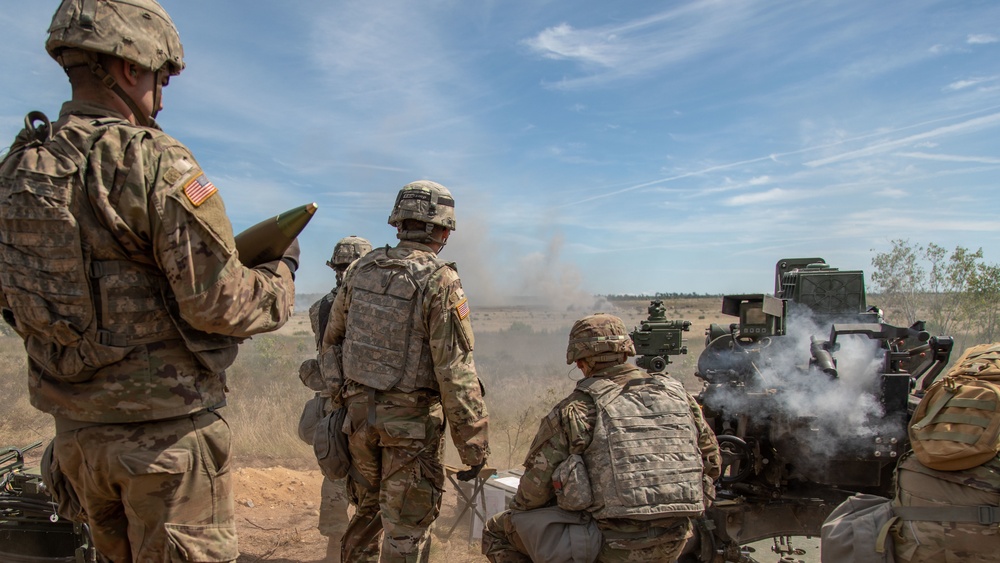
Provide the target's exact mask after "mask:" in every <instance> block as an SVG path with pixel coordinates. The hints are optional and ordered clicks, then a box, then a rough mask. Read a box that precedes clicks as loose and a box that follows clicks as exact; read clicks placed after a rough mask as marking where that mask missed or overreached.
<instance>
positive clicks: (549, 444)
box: [511, 364, 722, 532]
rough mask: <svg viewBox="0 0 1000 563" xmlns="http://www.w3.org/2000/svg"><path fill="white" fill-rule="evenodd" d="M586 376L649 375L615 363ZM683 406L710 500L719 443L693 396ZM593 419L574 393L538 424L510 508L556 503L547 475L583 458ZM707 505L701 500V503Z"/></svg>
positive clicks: (626, 522) (621, 525) (635, 524)
mask: <svg viewBox="0 0 1000 563" xmlns="http://www.w3.org/2000/svg"><path fill="white" fill-rule="evenodd" d="M591 377H595V378H607V379H610V380H611V381H612V382H614V383H617V384H619V385H624V384H625V383H627V382H628V381H629V380H632V379H640V378H647V377H649V374H647V373H646V372H645V371H643V370H641V369H639V368H637V367H636V366H634V365H631V364H619V365H616V366H612V367H610V368H606V369H604V370H601V371H598V372H596V373H594V374H592V375H591ZM687 401H688V405H689V406H690V409H691V417H692V419H693V421H694V426H695V427H696V428H697V429H698V449H699V450H700V451H701V456H702V465H703V469H702V471H703V474H704V480H705V485H706V487H705V488H706V495H707V496H709V497H711V496H713V495H714V488H713V487H712V482H713V481H714V480H715V479H716V478H718V476H719V474H720V473H721V463H722V459H721V457H720V455H719V444H718V441H716V439H715V434H714V433H713V432H712V430H711V428H709V427H708V425H707V424H706V422H705V419H704V416H703V415H702V412H701V407H700V406H699V405H698V403H697V402H696V401H695V400H694V397H692V396H691V395H690V394H687ZM597 415H598V412H597V405H596V404H595V403H594V400H593V398H591V396H590V395H589V394H587V393H586V392H584V391H581V390H579V389H576V390H574V391H573V392H572V393H570V395H569V396H568V397H567V398H565V399H563V400H562V401H560V402H559V403H558V404H557V405H556V406H555V407H554V408H553V409H552V410H551V411H550V412H549V414H548V416H546V417H545V418H544V419H542V422H541V424H540V425H539V428H538V433H537V434H536V435H535V439H534V441H533V442H532V444H531V447H530V449H529V451H528V455H527V457H526V458H525V460H524V475H523V476H522V477H521V480H520V484H519V485H518V488H517V493H516V494H515V496H514V500H513V501H512V503H511V508H512V509H514V510H531V509H533V508H540V507H543V506H549V505H552V504H555V503H556V493H555V488H554V487H553V485H552V474H553V473H554V472H555V470H556V468H557V467H558V466H559V465H560V464H561V463H562V462H563V461H565V460H566V459H567V458H568V457H569V456H570V455H571V454H580V455H582V454H583V453H584V452H585V451H586V450H587V447H588V446H590V443H591V441H592V440H593V439H594V429H595V427H596V425H597ZM709 500H710V499H706V502H707V501H709ZM674 522H675V519H674V518H665V519H659V520H643V521H638V520H630V519H615V520H608V521H603V520H602V521H600V522H599V523H598V525H599V526H600V527H601V528H603V529H610V530H615V531H619V532H636V531H640V530H642V529H645V528H646V527H650V526H657V527H668V526H671V525H672V524H673V523H674ZM685 530H686V528H685Z"/></svg>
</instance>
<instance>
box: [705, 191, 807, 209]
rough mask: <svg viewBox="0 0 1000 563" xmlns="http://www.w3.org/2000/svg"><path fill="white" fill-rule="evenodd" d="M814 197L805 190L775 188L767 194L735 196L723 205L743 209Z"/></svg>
mask: <svg viewBox="0 0 1000 563" xmlns="http://www.w3.org/2000/svg"><path fill="white" fill-rule="evenodd" d="M813 195H814V194H810V193H809V192H806V191H804V190H787V189H784V188H773V189H770V190H767V191H766V192H759V193H755V194H743V195H738V196H733V197H731V198H729V199H727V200H725V201H724V202H723V204H725V205H728V206H730V207H741V206H745V205H759V204H762V203H773V202H781V203H788V202H791V201H794V200H798V199H804V198H807V197H812V196H813Z"/></svg>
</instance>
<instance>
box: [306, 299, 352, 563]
mask: <svg viewBox="0 0 1000 563" xmlns="http://www.w3.org/2000/svg"><path fill="white" fill-rule="evenodd" d="M336 296H337V288H336V287H335V288H334V289H333V290H332V291H330V292H329V293H327V294H326V295H324V296H323V297H322V298H320V299H318V300H317V301H316V302H315V303H313V304H312V306H311V307H309V321H310V323H311V324H312V330H313V334H314V335H315V336H316V347H317V349H318V348H319V345H320V343H321V342H322V337H323V330H322V329H323V328H325V326H326V324H325V323H326V321H328V320H329V318H330V308H331V307H332V306H333V300H334V298H336ZM304 371H309V372H312V373H311V374H308V375H301V374H302V372H304ZM300 376H301V377H302V379H303V381H304V382H306V381H309V380H310V379H311V380H313V381H318V382H322V383H323V389H322V390H318V391H316V396H317V397H323V398H324V399H325V401H324V405H323V415H324V416H325V415H326V414H329V413H330V411H331V410H333V402H332V401H331V400H330V393H331V392H330V389H329V387H328V386H326V384H325V382H323V379H322V375H321V374H320V373H319V365H318V363H317V362H316V360H315V359H309V360H306V361H305V362H303V363H302V366H301V368H300ZM307 385H309V384H308V383H307ZM311 387H312V386H311ZM316 422H319V420H316ZM310 443H312V442H311V440H310ZM348 504H349V503H348V500H347V481H346V480H345V479H337V480H335V481H331V480H330V479H327V478H324V479H323V486H322V488H321V490H320V504H319V526H318V528H319V533H320V534H322V535H324V536H326V537H328V538H330V549H329V550H328V553H327V559H328V560H334V561H339V554H340V538H342V537H343V536H344V532H346V531H347V521H348V518H349V517H348V515H347V508H348ZM334 542H335V545H334Z"/></svg>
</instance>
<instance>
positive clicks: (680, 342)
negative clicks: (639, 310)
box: [631, 301, 691, 373]
mask: <svg viewBox="0 0 1000 563" xmlns="http://www.w3.org/2000/svg"><path fill="white" fill-rule="evenodd" d="M666 311H667V310H666V307H664V306H663V301H650V303H649V308H648V309H647V312H648V313H649V317H648V318H647V319H646V320H644V321H642V323H641V324H640V325H639V327H637V328H636V329H635V330H633V331H632V334H631V337H632V342H633V343H634V344H635V354H636V360H635V363H636V365H637V366H639V367H641V368H644V369H646V370H647V371H649V372H651V373H657V372H661V371H663V370H665V369H667V365H669V364H670V356H675V355H677V354H687V353H688V349H687V346H684V338H683V333H684V332H687V331H689V330H691V321H674V320H667V315H666Z"/></svg>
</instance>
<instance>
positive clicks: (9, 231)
mask: <svg viewBox="0 0 1000 563" xmlns="http://www.w3.org/2000/svg"><path fill="white" fill-rule="evenodd" d="M34 116H35V117H36V119H41V118H43V117H44V116H40V114H34ZM46 121H47V120H46ZM123 124H124V125H127V122H123V121H122V120H120V119H115V118H106V119H97V120H88V119H83V118H76V117H70V118H68V120H67V121H65V122H59V123H57V124H56V127H44V128H39V130H38V131H37V132H36V131H30V130H28V129H26V130H25V131H22V133H21V134H20V135H18V139H17V141H15V144H14V145H13V146H12V147H11V151H10V153H9V154H8V155H7V156H6V157H5V158H4V159H3V161H2V162H0V287H2V289H3V294H4V296H5V297H6V299H7V304H8V307H9V308H8V309H6V310H4V311H3V313H4V317H5V319H7V320H8V322H11V321H12V325H13V326H14V328H15V330H16V331H17V332H18V334H19V335H21V336H22V338H24V341H25V348H26V350H27V352H28V355H29V357H30V358H31V359H32V360H33V361H34V362H36V363H37V365H38V366H39V367H41V368H42V369H44V370H45V372H46V373H47V374H48V375H50V376H52V377H55V378H57V379H60V380H63V381H68V382H79V381H86V380H88V379H90V378H91V377H92V376H93V374H94V372H95V371H96V370H98V369H100V368H102V367H105V366H108V365H111V364H114V363H116V362H118V361H120V360H121V359H122V358H124V357H125V356H126V355H127V354H128V353H129V352H130V351H131V350H132V349H133V348H134V347H135V346H137V345H140V344H146V343H150V342H154V341H159V340H164V339H169V338H180V334H179V332H178V330H177V328H176V327H175V325H174V323H173V321H172V320H171V317H170V315H169V314H168V312H167V306H166V304H165V298H164V295H165V293H166V291H167V287H168V286H167V281H166V279H165V278H164V276H163V275H162V273H161V272H160V271H159V269H158V268H157V266H156V264H155V262H153V260H152V257H150V256H148V255H143V254H140V253H138V252H136V253H131V252H129V250H128V249H127V248H126V247H125V245H123V244H122V243H121V241H119V240H118V239H116V237H115V236H114V235H113V233H112V232H111V231H110V230H109V227H108V226H106V225H105V224H104V223H103V222H102V221H101V220H100V219H99V218H98V213H97V212H96V211H95V204H96V205H100V204H101V203H104V204H107V202H108V199H109V194H108V193H107V192H106V191H103V190H102V191H103V193H91V192H90V191H89V190H88V187H87V183H86V180H85V178H86V175H87V174H93V173H94V172H95V171H94V170H90V169H89V167H88V164H89V163H88V157H89V153H90V151H91V148H92V147H93V146H94V144H95V143H96V142H97V141H98V140H99V139H100V138H101V136H102V135H105V134H111V133H112V132H114V133H115V134H119V133H120V134H130V135H132V137H133V138H135V137H138V136H140V135H144V134H147V133H146V132H145V131H144V130H142V129H139V128H133V129H131V130H130V129H127V128H121V129H119V128H116V125H123ZM53 129H54V130H53ZM123 165H124V166H127V165H128V163H123ZM95 191H96V189H95ZM110 197H114V194H110Z"/></svg>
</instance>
